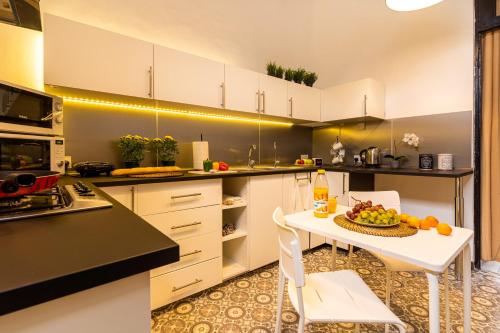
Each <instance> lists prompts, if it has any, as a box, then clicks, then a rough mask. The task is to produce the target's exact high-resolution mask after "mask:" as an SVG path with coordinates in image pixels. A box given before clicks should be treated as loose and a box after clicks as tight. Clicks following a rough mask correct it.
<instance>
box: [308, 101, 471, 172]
mask: <svg viewBox="0 0 500 333" xmlns="http://www.w3.org/2000/svg"><path fill="white" fill-rule="evenodd" d="M407 132H410V133H415V134H417V135H418V136H419V137H420V139H421V144H420V148H419V152H420V153H429V154H435V155H436V154H439V153H450V154H453V155H454V165H455V167H456V168H465V167H470V166H471V155H472V151H471V146H472V145H471V142H472V141H471V140H472V112H471V111H464V112H453V113H445V114H437V115H428V116H418V117H407V118H398V119H393V120H385V121H374V122H368V123H366V126H365V124H363V123H346V124H343V125H334V126H329V127H322V128H318V129H314V131H313V156H315V157H322V158H323V159H324V160H325V161H326V163H329V162H331V156H330V147H331V145H332V143H333V142H335V139H336V137H337V135H339V137H340V140H341V141H342V143H343V144H344V146H345V148H346V160H345V161H346V164H348V165H352V163H353V155H354V154H358V153H359V152H360V151H361V150H362V149H364V148H367V147H369V146H377V147H379V148H381V149H385V150H387V151H390V149H391V141H392V140H396V143H399V142H400V141H401V139H402V137H403V134H404V133H407ZM419 152H417V151H415V150H414V149H411V148H409V147H408V146H404V145H399V147H398V153H399V154H402V155H406V156H408V157H409V159H408V161H407V162H406V163H405V164H404V165H405V166H407V167H418V154H419ZM436 166H437V157H436V156H435V167H436Z"/></svg>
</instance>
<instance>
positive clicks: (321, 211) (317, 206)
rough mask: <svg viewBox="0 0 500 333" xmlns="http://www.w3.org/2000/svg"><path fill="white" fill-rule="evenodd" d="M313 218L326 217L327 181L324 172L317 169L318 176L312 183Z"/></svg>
mask: <svg viewBox="0 0 500 333" xmlns="http://www.w3.org/2000/svg"><path fill="white" fill-rule="evenodd" d="M313 207H314V216H316V217H321V218H324V217H328V180H327V179H326V175H325V170H323V169H318V176H317V177H316V181H315V182H314V202H313Z"/></svg>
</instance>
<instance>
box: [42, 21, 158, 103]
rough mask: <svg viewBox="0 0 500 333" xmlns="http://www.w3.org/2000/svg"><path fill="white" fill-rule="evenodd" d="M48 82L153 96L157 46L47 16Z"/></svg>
mask: <svg viewBox="0 0 500 333" xmlns="http://www.w3.org/2000/svg"><path fill="white" fill-rule="evenodd" d="M43 29H44V49H45V83H46V84H53V85H59V86H65V87H72V88H79V89H87V90H94V91H102V92H108V93H114V94H121V95H128V96H136V97H151V96H150V93H152V92H151V90H150V89H151V88H152V87H151V86H150V70H151V69H152V66H153V44H150V43H147V42H144V41H141V40H137V39H133V38H130V37H126V36H122V35H120V34H116V33H113V32H109V31H106V30H102V29H98V28H94V27H91V26H88V25H85V24H81V23H77V22H74V21H70V20H66V19H63V18H61V17H57V16H53V15H47V14H46V15H45V16H44V27H43Z"/></svg>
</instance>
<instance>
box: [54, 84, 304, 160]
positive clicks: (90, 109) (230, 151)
mask: <svg viewBox="0 0 500 333" xmlns="http://www.w3.org/2000/svg"><path fill="white" fill-rule="evenodd" d="M47 91H48V92H51V93H54V94H57V95H60V96H63V95H65V96H78V97H86V98H93V99H102V100H113V101H116V100H117V101H121V102H127V103H134V104H143V105H144V104H145V105H151V106H162V107H174V108H182V109H192V110H198V111H199V110H200V109H202V108H197V107H194V106H190V105H181V104H174V103H161V102H157V101H151V100H147V99H138V98H131V97H126V96H118V95H111V94H103V93H98V92H91V91H85V90H78V89H69V88H62V87H47ZM207 111H208V112H214V109H207ZM215 111H218V112H224V111H223V110H215ZM125 134H139V135H142V136H146V137H150V138H153V137H156V136H164V135H171V136H173V137H174V138H176V139H177V140H178V141H179V150H180V153H179V155H178V156H177V165H179V166H182V167H191V166H192V145H191V142H192V141H199V140H200V134H203V140H204V141H208V142H209V149H210V151H209V154H210V158H211V159H213V160H223V161H226V162H228V163H230V164H233V165H242V164H247V161H248V149H249V147H250V145H252V144H256V145H258V148H259V149H258V151H257V152H255V153H254V156H253V159H255V160H256V161H259V155H260V161H261V163H272V162H273V161H274V150H273V142H274V141H276V142H277V146H278V150H277V151H278V156H277V157H278V159H279V160H280V162H281V163H282V164H290V163H293V162H294V161H295V159H296V158H298V157H299V156H300V154H309V155H311V153H312V129H311V128H307V127H300V126H291V127H287V126H279V125H278V126H276V125H264V124H261V125H260V126H259V124H257V123H245V122H238V121H228V120H213V119H205V118H191V117H185V116H179V115H172V114H167V113H158V114H156V113H155V112H147V111H130V110H120V109H116V108H114V109H111V108H107V107H96V106H88V105H80V104H74V103H66V104H65V108H64V136H65V138H66V155H70V156H72V160H73V162H79V161H88V160H99V161H109V162H111V163H114V164H115V165H117V166H121V164H122V161H121V158H120V154H119V151H118V149H117V139H118V138H119V137H120V136H122V135H125ZM141 165H142V166H151V165H156V157H155V154H152V153H150V152H148V153H146V157H145V160H144V161H143V162H142V164H141Z"/></svg>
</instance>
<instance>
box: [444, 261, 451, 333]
mask: <svg viewBox="0 0 500 333" xmlns="http://www.w3.org/2000/svg"><path fill="white" fill-rule="evenodd" d="M449 284H450V283H449V281H448V267H447V268H446V269H445V271H444V306H445V309H444V311H445V325H446V326H445V333H449V332H450V296H449V294H450V286H449Z"/></svg>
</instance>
